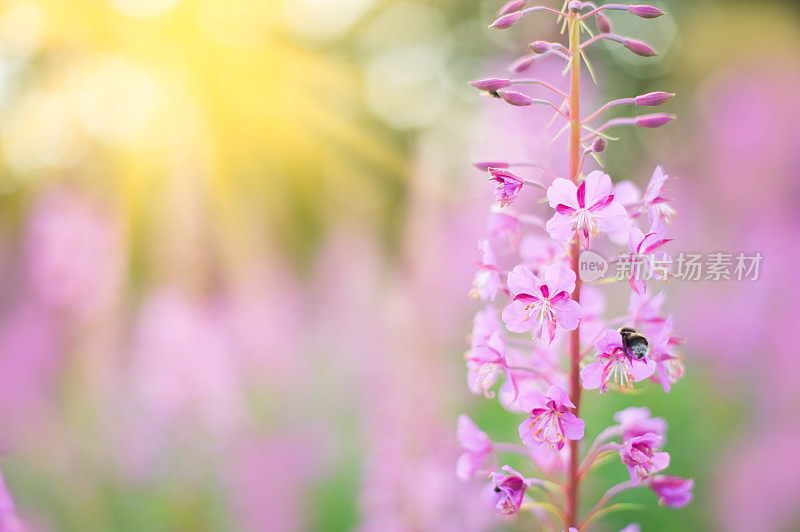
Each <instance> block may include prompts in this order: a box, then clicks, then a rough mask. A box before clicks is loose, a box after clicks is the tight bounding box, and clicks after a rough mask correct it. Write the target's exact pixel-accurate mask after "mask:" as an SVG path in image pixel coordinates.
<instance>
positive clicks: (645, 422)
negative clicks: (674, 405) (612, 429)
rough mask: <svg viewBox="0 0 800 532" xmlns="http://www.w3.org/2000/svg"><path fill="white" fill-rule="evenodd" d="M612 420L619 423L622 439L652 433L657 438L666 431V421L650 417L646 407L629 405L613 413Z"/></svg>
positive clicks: (661, 436) (662, 436)
mask: <svg viewBox="0 0 800 532" xmlns="http://www.w3.org/2000/svg"><path fill="white" fill-rule="evenodd" d="M614 421H616V422H617V423H619V426H620V430H621V431H622V441H627V440H630V439H631V438H635V437H637V436H642V435H644V434H647V433H653V434H655V435H656V436H658V437H659V438H664V435H665V434H666V432H667V422H666V421H665V420H664V418H661V417H650V410H649V409H647V408H646V407H636V406H631V407H628V408H626V409H625V410H620V411H619V412H617V413H616V414H614Z"/></svg>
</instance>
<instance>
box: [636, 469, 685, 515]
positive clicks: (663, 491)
mask: <svg viewBox="0 0 800 532" xmlns="http://www.w3.org/2000/svg"><path fill="white" fill-rule="evenodd" d="M646 483H647V487H648V488H650V489H651V490H653V491H654V492H655V494H656V495H658V504H660V505H662V506H663V505H666V506H672V507H673V508H680V507H682V506H686V505H687V504H689V502H690V501H691V500H692V488H693V487H694V480H692V479H691V478H681V477H671V476H667V475H655V476H653V477H650V478H648V479H647V482H646Z"/></svg>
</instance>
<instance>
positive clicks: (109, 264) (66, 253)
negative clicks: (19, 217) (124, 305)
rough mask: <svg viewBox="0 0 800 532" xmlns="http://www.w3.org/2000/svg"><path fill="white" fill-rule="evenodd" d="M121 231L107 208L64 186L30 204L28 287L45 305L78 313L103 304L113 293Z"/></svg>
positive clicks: (116, 284)
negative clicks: (31, 206) (32, 206)
mask: <svg viewBox="0 0 800 532" xmlns="http://www.w3.org/2000/svg"><path fill="white" fill-rule="evenodd" d="M123 238H124V235H123V233H122V230H121V228H120V223H119V222H118V221H117V220H116V219H114V217H113V216H112V215H111V213H110V212H109V210H108V209H106V208H101V207H99V206H97V205H95V204H94V203H93V202H92V201H90V200H89V199H88V198H86V197H83V196H81V195H80V194H79V193H78V192H76V191H73V190H70V189H68V188H54V189H52V190H50V191H49V192H47V193H46V194H44V195H43V196H42V197H41V198H39V200H38V201H37V202H36V204H35V205H34V208H33V211H32V212H31V214H30V218H29V220H28V225H27V228H26V230H25V241H24V246H25V255H26V258H27V273H28V282H29V284H30V288H31V290H32V292H33V294H34V295H35V297H36V298H37V300H38V301H40V302H41V303H42V304H44V305H45V306H46V307H47V308H48V309H52V310H58V311H70V312H72V313H74V314H75V315H77V316H78V317H81V318H85V317H86V316H87V315H88V314H90V313H94V312H99V311H102V310H107V309H108V307H109V305H111V304H112V303H113V302H114V301H115V300H116V298H118V296H119V292H120V289H121V282H122V276H123V265H124V245H125V244H124V242H123Z"/></svg>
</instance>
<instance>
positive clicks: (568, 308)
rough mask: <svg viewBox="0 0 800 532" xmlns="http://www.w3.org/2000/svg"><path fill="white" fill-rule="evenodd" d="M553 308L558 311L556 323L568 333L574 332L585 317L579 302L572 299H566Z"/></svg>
mask: <svg viewBox="0 0 800 532" xmlns="http://www.w3.org/2000/svg"><path fill="white" fill-rule="evenodd" d="M553 308H554V309H555V310H556V312H555V315H556V321H557V322H558V325H559V326H561V327H563V328H564V329H566V330H568V331H573V330H575V329H576V328H577V327H578V324H579V323H580V321H581V316H582V315H583V310H582V309H581V306H580V305H579V304H578V302H576V301H574V300H572V299H565V300H564V301H560V302H558V303H554V304H553Z"/></svg>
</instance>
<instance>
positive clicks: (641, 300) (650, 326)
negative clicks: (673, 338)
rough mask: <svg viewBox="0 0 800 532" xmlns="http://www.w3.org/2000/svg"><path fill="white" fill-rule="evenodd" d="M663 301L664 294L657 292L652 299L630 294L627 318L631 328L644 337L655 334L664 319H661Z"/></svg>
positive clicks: (635, 293) (642, 295)
mask: <svg viewBox="0 0 800 532" xmlns="http://www.w3.org/2000/svg"><path fill="white" fill-rule="evenodd" d="M664 299H665V296H664V292H659V293H658V294H656V295H655V296H653V297H649V296H648V295H647V294H639V293H637V292H635V291H633V292H631V298H630V300H629V302H628V316H629V318H630V321H631V323H632V324H633V326H634V327H636V328H638V329H639V330H641V331H642V333H644V334H645V335H646V336H652V335H654V334H656V333H657V332H658V330H659V329H660V328H661V325H662V324H663V323H664V318H662V317H661V305H663V304H664Z"/></svg>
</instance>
